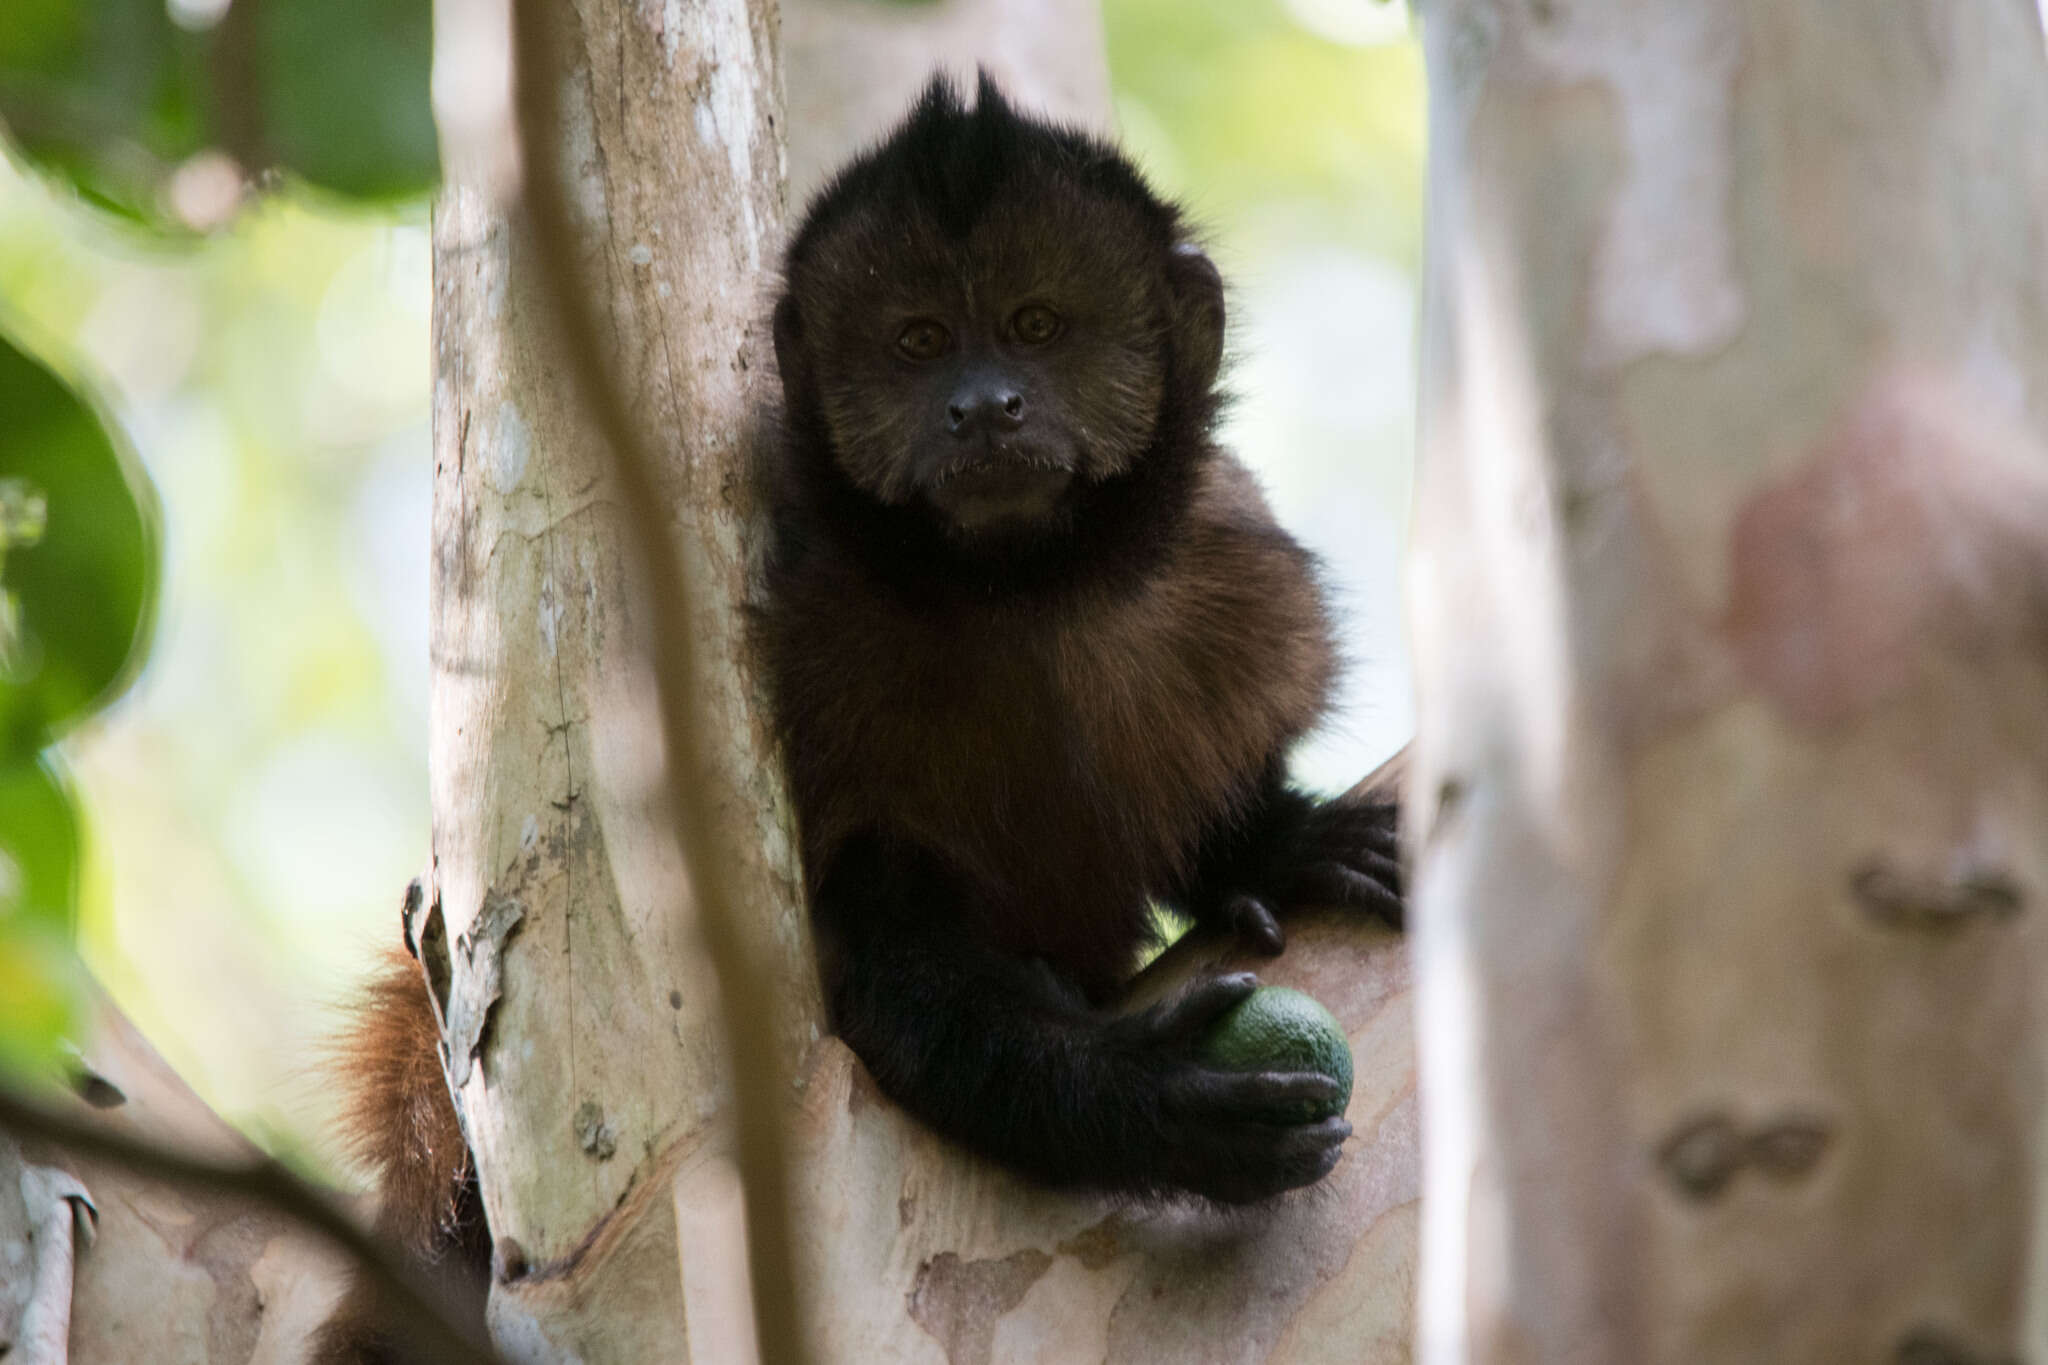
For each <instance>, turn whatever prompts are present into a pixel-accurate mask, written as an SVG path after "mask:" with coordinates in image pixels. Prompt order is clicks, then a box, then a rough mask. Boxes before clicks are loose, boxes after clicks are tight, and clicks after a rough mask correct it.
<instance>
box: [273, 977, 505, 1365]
mask: <svg viewBox="0 0 2048 1365" xmlns="http://www.w3.org/2000/svg"><path fill="white" fill-rule="evenodd" d="M334 1060H335V1073H336V1080H337V1083H338V1084H339V1085H340V1086H341V1087H342V1090H343V1099H342V1112H341V1131H342V1137H343V1139H344V1141H345V1142H346V1143H347V1145H348V1148H349V1150H350V1153H351V1154H352V1155H353V1156H355V1157H356V1158H357V1159H358V1160H359V1161H361V1162H362V1164H363V1165H364V1166H366V1167H368V1168H369V1170H370V1171H371V1173H372V1174H374V1175H375V1177H376V1180H377V1188H378V1191H379V1195H380V1199H379V1204H378V1210H377V1231H378V1233H379V1234H380V1235H381V1236H383V1237H384V1239H385V1240H386V1241H388V1242H390V1243H391V1244H392V1245H393V1246H395V1247H397V1248H399V1249H400V1250H401V1251H403V1252H404V1253H405V1255H406V1257H407V1258H408V1259H409V1260H411V1261H414V1262H415V1263H417V1264H418V1265H419V1266H420V1267H421V1268H422V1270H423V1271H425V1272H426V1273H428V1274H429V1275H430V1276H433V1277H437V1278H439V1279H441V1280H443V1281H444V1282H445V1286H446V1290H447V1294H448V1299H449V1302H450V1303H451V1305H455V1306H458V1307H459V1308H460V1310H461V1311H462V1312H463V1313H465V1314H474V1317H473V1321H474V1322H475V1323H476V1325H477V1326H478V1329H479V1335H481V1328H482V1322H483V1309H484V1298H485V1295H486V1294H487V1292H488V1291H489V1288H490V1257H491V1243H490V1232H489V1229H488V1228H487V1227H486V1226H485V1224H484V1216H483V1203H482V1200H481V1198H480V1197H479V1195H478V1193H477V1187H476V1176H475V1173H474V1171H473V1170H472V1169H471V1166H470V1158H469V1148H468V1147H466V1146H465V1145H463V1141H462V1128H461V1126H460V1124H458V1123H457V1122H456V1118H455V1105H454V1102H453V1101H452V1100H450V1099H449V1097H448V1083H447V1081H446V1080H445V1079H443V1077H442V1074H441V1059H440V1029H439V1026H438V1025H437V1024H436V1023H435V1021H434V1012H433V1009H432V1006H431V1005H430V1003H429V1002H428V999H427V987H426V983H425V981H423V980H422V979H421V976H420V969H419V964H418V963H416V962H414V961H413V960H412V958H411V957H410V956H408V955H407V954H405V953H403V952H399V951H397V950H393V951H392V953H391V954H390V955H389V956H388V957H387V958H386V959H385V960H384V961H383V962H382V963H380V964H379V965H378V967H377V970H376V972H375V974H374V975H373V976H372V977H371V978H370V980H369V981H368V983H367V984H366V985H365V987H364V990H363V995H362V999H361V1002H360V1004H359V1006H358V1007H357V1010H356V1014H355V1018H354V1020H353V1021H352V1022H351V1024H350V1026H349V1028H348V1030H347V1032H345V1033H344V1034H343V1035H342V1037H341V1038H340V1039H339V1040H338V1041H337V1044H336V1048H335V1059H334ZM406 1338H407V1333H406V1332H405V1330H404V1326H403V1324H402V1323H400V1322H397V1321H396V1320H395V1319H394V1316H393V1314H392V1313H391V1311H390V1310H389V1308H388V1307H387V1306H386V1305H385V1304H383V1303H382V1302H380V1301H379V1298H378V1296H377V1294H376V1292H375V1291H374V1290H373V1289H372V1288H371V1286H370V1285H369V1284H368V1283H367V1282H365V1281H363V1280H361V1279H360V1278H358V1279H356V1280H355V1281H354V1282H353V1283H352V1284H351V1285H350V1286H349V1289H348V1291H347V1293H346V1294H345V1295H344V1296H343V1298H342V1300H341V1302H340V1303H339V1304H338V1305H337V1306H336V1308H335V1310H334V1314H333V1316H331V1317H330V1318H329V1319H328V1320H327V1321H326V1323H324V1324H323V1325H322V1326H321V1328H320V1330H319V1332H318V1333H317V1334H316V1335H315V1337H314V1339H313V1348H312V1354H311V1356H310V1361H311V1365H415V1362H416V1361H417V1357H416V1356H415V1355H414V1353H413V1352H411V1351H410V1350H409V1349H408V1348H407V1345H406Z"/></svg>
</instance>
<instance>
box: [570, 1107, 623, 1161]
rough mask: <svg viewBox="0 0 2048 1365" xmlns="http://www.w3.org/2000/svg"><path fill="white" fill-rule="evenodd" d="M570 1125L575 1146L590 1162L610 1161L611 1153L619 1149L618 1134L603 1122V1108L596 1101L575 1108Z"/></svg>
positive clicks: (608, 1124)
mask: <svg viewBox="0 0 2048 1365" xmlns="http://www.w3.org/2000/svg"><path fill="white" fill-rule="evenodd" d="M572 1125H573V1127H574V1128H575V1130H576V1145H577V1146H578V1147H581V1148H582V1149H583V1154H584V1155H585V1156H587V1157H589V1158H590V1159H591V1160H593V1161H610V1160H611V1159H612V1153H614V1152H616V1151H617V1150H618V1149H619V1138H618V1134H617V1133H615V1132H614V1131H613V1130H612V1126H611V1124H610V1123H608V1122H606V1121H605V1117H604V1107H603V1106H602V1105H600V1104H599V1103H598V1102H597V1101H596V1100H585V1101H583V1103H581V1104H579V1105H577V1106H576V1117H575V1118H574V1119H573V1120H572Z"/></svg>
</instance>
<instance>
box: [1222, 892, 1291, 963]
mask: <svg viewBox="0 0 2048 1365" xmlns="http://www.w3.org/2000/svg"><path fill="white" fill-rule="evenodd" d="M1223 913H1224V914H1226V915H1227V916H1229V917H1230V927H1231V929H1232V930H1233V931H1234V932H1235V933H1236V934H1237V936H1238V937H1239V938H1240V939H1243V940H1244V942H1245V943H1246V944H1247V945H1249V946H1250V947H1251V949H1252V950H1253V951H1254V952H1260V953H1264V954H1265V955H1266V956H1267V957H1277V956H1278V955H1279V954H1280V952H1281V950H1283V949H1284V948H1286V947H1287V935H1286V934H1284V933H1282V932H1281V930H1280V921H1279V920H1277V919H1275V918H1274V917H1273V912H1272V910H1270V909H1268V908H1267V906H1266V903H1265V902H1264V901H1262V900H1260V899H1259V898H1258V897H1257V896H1233V897H1231V898H1230V903H1229V904H1228V905H1226V906H1225V907H1224V911H1223Z"/></svg>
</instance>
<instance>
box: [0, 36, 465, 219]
mask: <svg viewBox="0 0 2048 1365" xmlns="http://www.w3.org/2000/svg"><path fill="white" fill-rule="evenodd" d="M432 23H433V19H432V4H431V0H236V3H234V4H232V5H228V4H225V3H223V0H169V3H166V0H8V8H7V14H6V18H5V20H4V21H0V121H4V122H5V124H6V125H7V128H8V131H9V133H10V135H11V136H12V138H13V140H14V141H15V143H16V145H18V146H19V147H20V148H21V149H22V151H23V152H24V153H26V154H27V155H28V156H29V157H30V158H31V159H32V160H34V161H35V162H37V163H38V164H39V165H41V166H43V167H45V168H46V169H48V170H51V171H54V172H55V173H57V174H59V175H61V176H63V177H64V178H65V179H67V180H68V181H69V182H70V183H71V184H72V185H74V186H75V187H76V188H77V189H78V191H79V193H80V194H82V195H84V196H85V197H86V198H87V199H88V200H90V201H91V202H93V203H95V204H97V205H99V206H101V207H103V208H106V209H109V210H111V211H113V212H115V213H118V214H121V215H123V216H125V217H128V218H130V219H133V220H134V221H136V222H138V223H142V224H147V225H149V226H152V227H156V228H159V229H172V228H176V227H180V226H191V225H193V224H192V223H191V221H190V217H191V215H190V214H189V213H187V212H181V208H180V204H179V202H178V199H179V196H177V195H176V194H174V193H173V182H174V177H176V176H177V175H178V174H179V173H180V172H181V170H182V169H184V168H187V167H192V166H194V165H195V164H196V163H195V158H198V157H200V156H202V154H206V153H209V152H218V153H225V154H226V156H227V157H228V158H230V159H231V163H232V165H231V167H230V173H231V174H233V173H237V172H239V173H240V174H244V175H249V176H255V175H259V174H261V173H263V172H267V171H271V170H277V171H281V172H284V173H286V174H289V175H292V176H296V177H298V178H299V179H302V180H304V181H305V182H307V183H308V184H311V185H314V186H317V187H319V188H321V189H325V190H330V191H334V192H337V193H340V194H345V195H352V196H356V197H366V198H379V199H389V198H398V197H405V196H412V195H418V194H421V193H423V192H425V191H426V190H427V189H429V188H431V187H432V185H433V184H434V181H435V179H436V178H437V176H438V174H439V167H438V162H437V159H436V156H437V154H436V148H435V140H434V122H433V115H432V110H431V106H430V104H429V101H428V72H429V63H430V39H431V35H432ZM198 225H201V226H206V225H210V224H205V223H201V224H198Z"/></svg>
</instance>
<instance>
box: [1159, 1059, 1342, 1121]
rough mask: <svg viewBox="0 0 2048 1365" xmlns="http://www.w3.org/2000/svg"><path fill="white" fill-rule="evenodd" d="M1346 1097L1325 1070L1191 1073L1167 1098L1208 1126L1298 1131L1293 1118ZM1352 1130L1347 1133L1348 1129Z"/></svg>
mask: <svg viewBox="0 0 2048 1365" xmlns="http://www.w3.org/2000/svg"><path fill="white" fill-rule="evenodd" d="M1342 1093H1343V1090H1342V1087H1340V1086H1339V1085H1338V1083H1337V1081H1336V1079H1335V1078H1334V1077H1330V1076H1326V1075H1324V1074H1323V1073H1322V1072H1320V1071H1223V1070H1216V1069H1211V1068H1207V1067H1195V1068H1190V1069H1189V1070H1188V1071H1186V1072H1184V1073H1182V1074H1181V1075H1180V1076H1179V1077H1177V1078H1175V1079H1174V1080H1171V1081H1169V1082H1168V1083H1167V1086H1166V1094H1165V1098H1166V1099H1167V1101H1168V1102H1169V1103H1170V1104H1172V1105H1173V1106H1174V1108H1175V1109H1176V1110H1177V1111H1178V1112H1181V1113H1184V1114H1188V1115H1190V1116H1199V1117H1200V1118H1201V1119H1203V1120H1204V1121H1208V1122H1230V1121H1246V1120H1250V1121H1254V1122H1258V1123H1263V1124H1268V1125H1273V1126H1278V1127H1289V1128H1297V1127H1301V1126H1303V1125H1301V1124H1299V1123H1294V1122H1292V1121H1290V1116H1292V1115H1299V1114H1304V1113H1314V1112H1316V1111H1317V1110H1318V1109H1327V1108H1328V1107H1329V1106H1330V1105H1331V1104H1332V1103H1334V1102H1335V1101H1336V1100H1337V1098H1338V1097H1339V1096H1340V1095H1341V1094H1342ZM1347 1131H1348V1130H1347Z"/></svg>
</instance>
